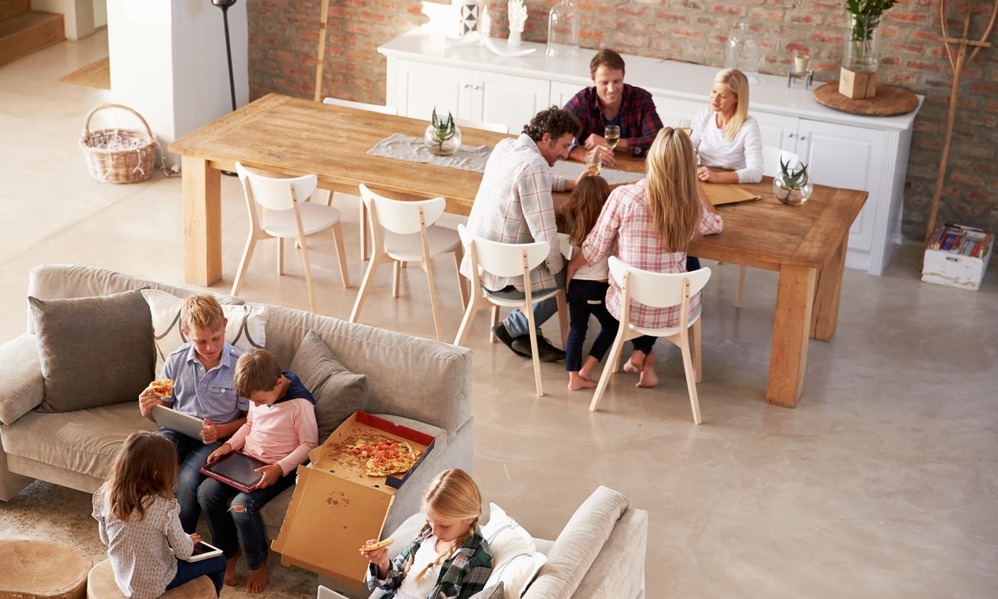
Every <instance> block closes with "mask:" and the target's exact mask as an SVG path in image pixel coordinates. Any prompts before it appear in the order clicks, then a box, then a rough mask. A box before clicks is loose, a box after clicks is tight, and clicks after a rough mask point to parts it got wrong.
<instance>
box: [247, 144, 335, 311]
mask: <svg viewBox="0 0 998 599" xmlns="http://www.w3.org/2000/svg"><path fill="white" fill-rule="evenodd" d="M236 173H237V174H238V175H239V180H240V182H242V185H243V195H244V196H245V198H246V209H247V211H248V212H249V225H250V230H249V236H248V237H247V239H246V248H245V249H244V250H243V256H242V258H241V259H240V260H239V269H238V270H237V271H236V278H235V280H234V281H233V283H232V295H238V294H239V287H240V286H241V285H242V281H243V276H244V275H245V274H246V269H247V268H248V267H249V262H250V259H251V258H252V257H253V250H254V248H255V247H256V242H257V241H259V240H261V239H267V238H276V239H277V274H278V275H283V274H284V240H285V239H293V240H295V242H296V245H297V247H299V248H300V249H301V256H302V263H303V264H304V267H305V284H306V286H307V287H308V304H309V308H310V309H311V310H312V311H313V312H315V311H316V301H315V289H314V286H313V284H312V267H311V264H310V261H309V255H308V245H307V244H306V242H305V238H306V237H308V236H309V235H312V234H313V233H318V232H319V231H325V230H329V231H331V232H332V234H333V242H334V243H335V244H336V257H337V260H338V261H339V264H340V277H341V279H342V280H343V286H344V287H350V274H349V273H348V271H347V258H346V252H345V251H344V249H343V230H342V228H341V226H340V211H339V210H337V209H336V208H332V207H330V206H324V205H322V204H316V203H313V202H307V201H306V200H307V199H308V198H309V197H310V196H311V195H312V192H314V191H315V188H316V185H317V183H318V180H317V177H316V176H315V175H304V176H301V177H273V176H268V175H264V174H261V173H260V172H255V171H253V170H250V169H248V168H246V167H245V166H243V164H242V163H240V162H237V163H236Z"/></svg>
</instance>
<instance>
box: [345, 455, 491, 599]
mask: <svg viewBox="0 0 998 599" xmlns="http://www.w3.org/2000/svg"><path fill="white" fill-rule="evenodd" d="M422 509H423V512H424V513H425V514H426V523H425V524H424V525H423V528H422V529H421V530H420V531H419V534H417V535H416V538H415V539H413V541H412V542H411V543H410V544H409V546H408V547H406V548H405V549H404V550H402V552H401V553H399V554H398V556H396V558H395V559H394V560H389V559H388V547H381V548H378V549H374V550H372V551H366V552H362V553H363V555H364V557H366V558H367V559H368V560H370V562H371V563H370V565H369V567H368V572H367V586H368V588H370V589H372V590H373V589H374V588H379V589H382V590H384V591H386V593H385V594H384V595H382V599H391V598H394V599H427V598H429V597H432V598H433V599H439V598H441V597H446V598H447V599H466V598H468V597H471V596H472V595H474V594H475V593H477V592H479V591H481V590H482V589H483V588H485V583H486V581H488V579H489V575H490V574H491V573H492V554H491V552H490V551H489V546H488V543H486V542H485V539H484V538H482V533H481V531H480V530H479V528H478V519H479V517H480V516H481V514H482V495H481V493H480V492H479V490H478V485H476V484H475V481H474V480H473V479H472V478H471V476H470V475H468V473H467V472H465V471H464V470H461V469H459V468H453V469H450V470H444V471H443V472H441V473H440V474H438V475H437V476H436V478H434V479H433V481H432V482H431V483H430V486H429V487H428V488H427V489H426V493H425V494H424V495H423V507H422ZM375 541H376V539H372V540H370V541H368V545H370V544H371V543H374V542H375Z"/></svg>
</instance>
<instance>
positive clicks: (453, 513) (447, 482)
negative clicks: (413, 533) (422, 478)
mask: <svg viewBox="0 0 998 599" xmlns="http://www.w3.org/2000/svg"><path fill="white" fill-rule="evenodd" d="M423 511H424V512H426V515H427V516H430V517H432V518H433V519H434V520H446V521H458V520H469V519H470V520H472V523H471V526H469V527H468V533H467V534H466V535H465V536H464V538H463V539H460V542H458V543H455V544H454V546H453V547H451V549H450V551H444V552H443V553H441V554H440V555H438V556H437V557H436V559H434V560H433V561H431V562H430V563H429V564H427V565H426V567H425V568H423V569H422V570H420V572H419V573H418V574H416V580H417V581H419V580H420V579H422V578H423V576H424V575H425V574H426V573H427V572H428V571H429V570H430V568H432V567H434V566H436V565H437V564H442V563H443V562H444V561H446V560H447V559H448V558H449V557H450V556H452V555H454V552H455V551H457V550H458V548H459V547H461V546H462V545H464V544H465V543H466V542H467V541H468V539H470V538H471V537H472V535H474V534H475V529H476V528H477V527H478V519H479V518H480V517H481V515H482V494H481V492H480V491H479V490H478V485H477V484H475V480H474V479H473V478H471V475H470V474H468V473H467V472H465V471H464V470H461V469H460V468H451V469H450V470H444V471H443V472H441V473H440V474H438V475H437V476H436V478H434V479H433V480H432V481H431V482H430V486H429V487H427V489H426V493H425V494H424V495H423ZM429 527H430V523H429V521H427V522H426V524H424V525H423V531H425V530H426V529H427V528H429ZM415 557H416V552H415V551H414V552H412V553H411V554H410V555H409V560H408V563H406V565H405V572H406V574H408V572H409V568H410V567H412V562H413V560H414V559H415Z"/></svg>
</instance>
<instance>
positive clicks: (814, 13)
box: [249, 0, 998, 240]
mask: <svg viewBox="0 0 998 599" xmlns="http://www.w3.org/2000/svg"><path fill="white" fill-rule="evenodd" d="M526 4H527V8H528V18H527V23H526V28H525V29H526V30H525V31H524V32H523V39H525V40H528V41H537V42H543V41H544V40H545V39H546V37H547V14H548V11H549V10H550V9H551V7H552V6H553V5H554V4H555V0H526ZM951 4H952V5H953V6H954V7H956V6H958V5H959V3H951ZM984 4H988V3H984ZM329 5H330V6H329V23H328V27H327V39H326V55H325V61H324V77H323V82H322V95H335V96H338V97H342V98H346V99H351V100H360V101H365V102H377V103H383V102H384V100H385V68H386V65H385V59H384V57H382V56H381V55H380V54H378V53H377V47H378V46H380V45H381V44H384V43H386V42H388V41H389V40H391V39H393V38H394V37H397V36H398V35H401V34H402V33H404V32H406V31H408V30H409V29H412V28H413V27H416V26H418V25H420V24H422V23H423V22H425V20H426V19H425V17H424V16H423V15H422V14H420V6H421V5H420V3H419V2H415V1H413V0H406V1H402V0H329ZM576 5H577V6H578V7H579V11H580V14H581V17H582V21H581V22H582V27H581V43H582V45H583V47H585V48H589V49H595V48H601V47H609V48H614V49H616V50H618V51H620V52H622V53H625V54H635V55H640V56H650V57H654V58H666V59H672V60H682V61H687V62H693V63H697V64H704V65H709V66H716V67H722V66H723V63H724V42H725V40H726V39H727V32H728V31H729V29H730V28H731V26H732V25H733V24H734V23H735V22H736V21H738V20H745V21H747V22H748V23H749V25H750V27H751V28H752V30H753V31H756V32H757V35H758V37H759V39H760V40H761V41H762V42H763V44H762V45H763V46H764V47H765V48H766V49H767V50H766V52H767V56H766V58H765V61H764V66H763V69H762V70H763V72H767V73H774V74H783V73H785V72H786V69H787V67H788V65H789V63H790V60H791V55H792V52H793V50H794V49H795V48H798V47H807V48H809V49H810V50H811V54H812V57H813V60H812V63H813V66H814V67H815V68H816V69H817V71H818V72H817V73H816V75H815V78H816V80H818V81H832V80H835V79H837V77H838V60H839V58H840V57H841V55H842V47H843V40H844V38H845V34H846V20H847V19H846V12H845V2H844V0H775V1H774V0H746V1H743V2H728V1H723V0H669V1H665V0H632V1H626V0H623V1H620V0H618V1H616V2H612V3H611V2H601V1H599V0H577V3H576ZM488 7H489V13H490V14H491V15H492V23H493V35H495V36H497V37H505V36H506V35H507V33H508V31H507V29H506V27H507V24H506V2H505V1H504V0H502V1H498V2H497V1H494V0H492V1H488ZM985 8H989V7H985ZM319 9H320V0H249V34H250V55H249V64H250V95H251V96H252V97H253V98H257V97H260V96H262V95H264V94H266V93H269V92H278V93H282V94H287V95H291V96H297V97H305V98H311V97H313V95H314V93H315V72H316V55H317V52H316V49H317V41H318V38H319ZM978 13H979V14H976V15H975V18H974V20H973V24H972V26H971V32H970V36H969V37H970V38H971V39H976V38H979V37H980V35H981V31H982V30H983V26H984V24H985V23H986V22H987V18H988V15H987V14H981V11H980V10H978ZM949 22H950V34H951V35H954V36H958V35H959V34H960V32H962V29H963V27H962V22H963V17H962V14H957V13H953V14H951V15H950V19H949ZM880 35H881V55H882V65H881V68H880V73H879V76H878V79H879V81H881V82H882V83H888V84H891V85H896V86H899V87H903V88H905V89H907V90H909V91H912V92H914V93H916V94H921V95H924V96H925V104H924V105H923V107H922V109H921V111H920V112H919V115H918V117H917V118H916V121H915V128H914V133H913V136H912V143H911V154H910V159H909V162H908V173H907V180H906V182H905V200H904V216H903V219H904V220H903V224H902V233H903V235H904V236H905V237H906V238H909V239H916V240H921V239H922V238H923V237H924V235H925V227H926V224H927V222H928V216H929V210H930V206H931V202H932V195H933V193H934V191H935V181H936V177H937V174H938V170H939V161H940V157H941V152H942V148H943V138H944V134H945V131H946V119H947V115H948V110H949V102H950V92H951V86H952V81H953V69H952V67H951V66H950V60H949V58H948V55H947V52H946V49H945V47H944V45H943V44H942V42H941V41H939V38H940V35H941V28H940V23H939V0H902V1H901V2H898V3H897V4H896V5H895V6H894V8H892V9H891V10H890V11H888V12H887V13H885V15H884V17H883V19H882V21H881V27H880ZM987 41H989V42H991V43H993V44H995V45H996V46H998V32H993V33H992V34H991V36H990V39H989V40H987ZM956 51H957V49H956V48H954V49H953V54H954V55H955V54H956ZM996 65H998V47H995V48H984V49H982V50H981V51H980V52H979V53H978V55H977V56H976V58H975V59H974V61H973V62H972V63H970V65H969V66H968V67H967V69H966V70H965V72H964V76H963V78H962V83H961V86H960V93H959V100H958V102H957V105H958V109H957V112H956V118H955V122H954V132H953V141H952V146H951V148H950V155H949V166H948V168H947V171H946V175H945V177H946V178H945V185H944V186H943V196H942V199H941V202H940V208H939V217H938V222H946V221H956V222H960V223H962V224H967V225H975V226H980V227H984V228H986V229H988V230H990V231H996V232H998V167H996V161H998V156H996V154H998V100H996V99H995V98H996V97H998V68H996Z"/></svg>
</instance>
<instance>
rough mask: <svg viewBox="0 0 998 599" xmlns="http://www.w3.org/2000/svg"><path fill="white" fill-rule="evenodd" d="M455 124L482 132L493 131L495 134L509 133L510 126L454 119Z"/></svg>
mask: <svg viewBox="0 0 998 599" xmlns="http://www.w3.org/2000/svg"><path fill="white" fill-rule="evenodd" d="M454 124H455V125H457V126H458V127H468V128H471V129H481V130H482V131H492V132H493V133H507V134H508V133H509V126H508V125H506V124H504V123H487V122H485V121H473V120H471V119H457V118H456V119H454Z"/></svg>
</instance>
